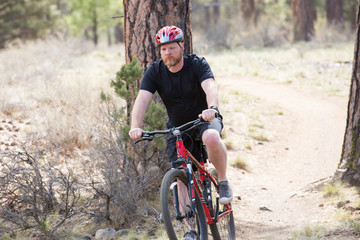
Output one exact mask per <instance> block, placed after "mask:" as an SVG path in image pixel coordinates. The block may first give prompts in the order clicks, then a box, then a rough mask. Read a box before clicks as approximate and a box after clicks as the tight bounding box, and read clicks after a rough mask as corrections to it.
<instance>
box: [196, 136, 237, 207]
mask: <svg viewBox="0 0 360 240" xmlns="http://www.w3.org/2000/svg"><path fill="white" fill-rule="evenodd" d="M202 141H203V143H204V144H205V146H206V150H207V153H208V157H209V162H211V163H212V164H213V165H214V167H215V168H216V171H217V175H218V181H219V195H220V203H221V204H227V203H230V202H231V200H232V191H231V188H230V186H229V183H228V182H227V176H226V167H227V151H226V146H225V144H224V142H223V141H222V139H221V137H220V134H219V132H218V131H217V130H215V129H207V130H205V131H204V133H203V135H202Z"/></svg>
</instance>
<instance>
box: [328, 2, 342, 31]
mask: <svg viewBox="0 0 360 240" xmlns="http://www.w3.org/2000/svg"><path fill="white" fill-rule="evenodd" d="M343 15H344V10H343V0H326V19H327V23H328V24H329V25H338V26H342V25H343V21H344V16H343Z"/></svg>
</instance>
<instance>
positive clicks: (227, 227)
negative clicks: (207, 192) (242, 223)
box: [209, 169, 236, 240]
mask: <svg viewBox="0 0 360 240" xmlns="http://www.w3.org/2000/svg"><path fill="white" fill-rule="evenodd" d="M209 172H210V174H211V175H212V176H213V177H215V178H216V177H217V174H216V170H215V169H211V170H209ZM210 183H211V199H212V201H211V202H212V207H211V208H210V209H211V211H210V214H211V217H214V215H215V209H216V204H219V203H217V201H216V198H219V194H218V192H217V190H216V187H215V185H214V183H213V182H212V181H210ZM229 206H230V208H231V205H230V204H229ZM226 211H227V207H226V206H225V205H221V204H220V205H219V214H218V215H221V214H222V213H224V212H226ZM210 230H211V235H212V237H213V239H215V240H234V239H235V238H236V237H235V222H234V214H233V212H232V211H231V213H230V214H229V215H226V216H223V217H219V219H218V221H217V222H216V223H213V224H210Z"/></svg>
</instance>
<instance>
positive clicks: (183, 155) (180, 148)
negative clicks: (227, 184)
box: [176, 135, 231, 224]
mask: <svg viewBox="0 0 360 240" xmlns="http://www.w3.org/2000/svg"><path fill="white" fill-rule="evenodd" d="M176 151H177V158H178V159H184V160H185V163H183V166H184V167H185V168H186V172H187V176H188V179H191V180H190V182H189V184H190V185H189V191H190V192H189V194H190V196H191V208H192V210H193V211H195V189H196V191H197V192H198V193H199V196H200V199H201V201H202V205H203V208H204V211H205V216H206V219H207V224H213V223H216V222H217V221H218V219H221V218H223V217H225V216H227V215H229V214H231V208H230V206H229V204H226V205H225V206H226V210H225V211H223V212H221V213H220V214H219V199H218V198H217V199H216V209H215V214H214V218H212V216H211V213H210V209H209V207H208V206H207V204H206V201H205V199H204V196H203V193H202V192H201V190H200V187H199V183H198V182H197V181H196V178H195V176H194V174H193V173H192V164H194V165H195V166H196V168H197V169H198V170H199V173H200V179H199V180H200V183H204V182H205V176H208V177H209V179H210V181H212V182H213V184H214V185H215V187H216V191H219V188H218V184H217V182H216V180H215V179H214V178H213V177H212V176H211V175H210V173H209V172H208V171H207V170H206V169H205V166H204V162H201V163H200V162H198V161H197V160H196V159H195V157H194V156H193V155H192V154H191V153H190V152H189V151H188V150H187V149H186V147H185V145H184V142H183V140H182V138H181V136H180V135H178V136H177V140H176ZM209 197H210V196H209ZM209 200H210V199H209Z"/></svg>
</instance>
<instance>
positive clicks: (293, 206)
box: [0, 42, 351, 240]
mask: <svg viewBox="0 0 360 240" xmlns="http://www.w3.org/2000/svg"><path fill="white" fill-rule="evenodd" d="M49 45H50V46H49V47H47V48H45V47H46V46H45V47H44V50H43V51H42V50H36V49H37V48H39V49H42V47H39V46H41V43H40V44H39V46H35V47H32V48H30V49H31V50H32V51H34V53H32V51H30V50H29V49H28V51H26V49H24V50H21V49H20V50H14V51H13V52H12V50H9V51H5V52H3V53H1V54H2V55H0V56H2V57H3V58H2V59H9V63H6V62H2V64H0V69H3V70H4V71H5V70H6V73H7V75H6V74H4V75H3V77H2V78H0V80H1V81H0V86H1V87H2V89H1V91H0V93H2V97H0V107H1V111H0V151H8V150H12V149H14V148H15V147H19V146H20V143H21V142H22V141H25V140H26V136H27V135H28V134H33V135H34V134H37V136H39V139H41V138H42V137H46V134H48V135H49V134H50V137H51V136H52V135H56V134H59V133H60V135H61V134H62V133H63V132H64V134H65V132H66V131H62V129H67V128H65V127H68V129H71V128H72V124H78V125H76V128H77V129H76V130H77V131H80V132H81V131H83V130H84V129H86V126H87V125H91V124H93V122H92V123H90V121H91V117H92V115H95V110H94V109H97V105H96V102H97V101H98V96H99V93H100V91H101V90H104V89H105V91H110V89H109V86H108V83H109V80H110V79H111V78H113V77H114V76H115V72H116V71H118V69H119V67H120V65H121V64H122V62H121V59H123V56H122V55H121V53H117V52H118V49H108V50H107V51H105V52H102V51H101V50H93V51H89V52H86V51H84V52H85V53H80V52H79V53H76V54H74V53H73V52H71V49H70V50H68V51H66V52H64V51H62V50H61V49H62V48H61V47H58V45H57V44H55V43H52V42H50V43H49ZM33 49H35V50H33ZM50 49H53V50H51V51H50ZM65 49H67V47H65ZM350 49H351V47H350ZM330 50H331V49H330ZM271 51H276V50H270V51H269V52H270V53H268V54H269V55H270V57H266V56H265V57H264V54H262V57H263V58H261V59H259V57H258V56H259V55H261V54H258V53H257V52H256V51H240V52H239V53H238V54H237V55H232V58H233V60H232V61H237V62H238V63H237V65H238V66H239V67H238V68H239V70H238V71H237V70H235V73H233V74H231V75H228V74H222V73H221V72H220V71H218V70H217V67H215V72H216V73H217V74H216V75H217V76H218V77H217V81H218V83H219V85H220V95H221V106H220V110H221V111H222V113H223V115H224V120H225V125H226V128H225V132H224V140H225V142H226V145H227V147H228V149H229V170H228V175H229V178H230V181H231V184H232V186H233V191H234V195H235V199H234V202H233V206H234V209H235V220H236V228H237V236H238V238H239V239H245V240H247V239H248V240H253V239H265V240H266V239H274V240H281V239H288V238H289V237H291V236H292V233H293V232H294V231H297V230H301V229H303V228H304V227H305V226H308V225H318V224H320V225H322V224H323V225H332V224H336V222H337V220H338V219H337V216H336V213H337V208H336V203H334V202H330V201H329V200H327V199H324V198H323V195H322V193H321V192H319V191H305V189H306V188H308V186H309V184H311V183H314V182H317V181H319V180H323V179H326V178H328V177H329V176H332V175H333V174H334V172H335V171H336V168H337V164H338V162H339V158H340V153H341V146H342V140H343V134H344V128H345V123H346V110H347V109H346V107H347V97H346V94H345V95H344V94H339V95H341V96H339V95H338V96H330V95H329V94H328V92H326V91H323V90H321V89H320V87H319V86H318V85H316V84H315V85H311V84H310V86H307V85H306V84H305V85H306V86H301V85H302V84H297V83H296V84H292V83H289V81H288V80H287V79H288V78H287V75H286V73H285V68H287V67H288V66H290V68H291V70H292V71H294V74H295V75H298V76H300V77H301V78H303V79H304V81H306V80H307V78H309V80H319V79H318V78H320V77H321V76H323V77H324V78H330V76H329V75H328V74H330V73H332V72H333V71H332V70H331V69H336V67H337V66H335V64H333V63H327V62H326V63H323V62H321V61H323V60H324V59H326V57H324V59H320V60H319V61H318V63H317V64H318V65H313V64H312V62H311V61H310V64H311V65H312V66H311V67H314V69H316V71H318V70H319V69H320V70H319V71H322V72H321V75H319V76H317V78H316V79H311V76H312V73H311V72H309V71H307V70H306V66H304V64H305V63H306V62H307V60H306V59H303V60H302V62H301V63H300V64H303V65H301V67H300V68H301V69H302V70H301V72H300V70H299V72H295V71H298V69H299V68H297V67H296V65H297V64H299V62H297V63H294V62H281V60H280V59H281V58H278V59H272V57H271V55H272V53H271ZM318 51H319V50H318V49H315V50H314V51H312V50H311V49H310V50H308V52H309V53H310V54H315V55H316V56H320V55H321V52H320V54H319V52H318ZM350 51H351V50H350ZM39 52H40V53H42V54H43V55H40V57H41V56H43V58H44V59H46V60H47V61H43V62H44V64H43V65H44V66H42V65H41V64H40V63H41V62H42V59H41V58H40V59H38V60H37V63H36V64H34V63H32V58H33V56H39ZM265 52H266V51H264V53H265ZM299 52H301V55H304V52H303V51H299ZM343 52H344V51H340V53H339V54H342V53H343ZM345 52H346V51H345ZM24 53H28V55H29V56H28V58H24ZM14 54H15V57H16V61H15V60H13V62H12V61H11V60H10V59H14ZM49 54H50V56H49ZM285 54H287V55H292V54H295V55H297V54H298V53H297V52H296V50H290V51H286V52H285ZM350 55H351V54H350ZM25 56H26V55H25ZM60 56H61V57H62V58H61V57H60ZM347 56H348V54H347V55H346V54H345V57H342V58H341V59H346V60H347V61H348V60H349V59H348V57H347ZM283 57H286V59H285V60H286V61H290V60H288V59H290V58H291V59H292V57H291V56H290V57H289V58H288V57H287V56H285V55H283ZM310 58H312V57H311V56H310ZM27 59H28V60H27ZM207 59H208V60H210V64H213V63H214V61H215V60H214V59H215V58H211V56H209V57H208V58H207ZM216 59H218V60H219V59H220V60H221V56H220V57H219V58H217V57H216ZM268 59H271V60H268ZM272 60H273V62H271V61H272ZM342 61H343V60H342ZM350 61H351V59H350ZM16 62H20V63H19V65H20V66H26V68H23V69H24V71H23V74H21V71H19V69H20V70H21V69H22V68H21V67H20V66H19V67H18V68H16V67H14V69H10V68H9V67H11V66H16ZM35 62H36V61H35ZM247 62H249V63H250V64H251V66H248V65H246V63H247ZM45 63H46V64H45ZM254 64H258V65H254ZM225 65H226V66H225ZM225 65H221V66H220V65H219V67H218V68H220V69H224V71H228V69H227V67H228V66H229V65H230V64H225ZM48 66H50V68H49V67H48ZM261 66H265V67H266V68H267V69H268V67H269V66H270V67H271V69H274V70H272V71H270V72H266V71H262V70H261ZM274 66H276V68H275V67H274ZM278 66H279V67H278ZM42 67H43V68H42ZM308 67H309V68H310V66H308ZM38 68H39V69H38ZM282 68H283V69H282ZM330 68H331V69H330ZM248 69H260V70H256V72H251V70H248ZM324 69H325V70H324ZM329 69H330V71H328V70H329ZM35 70H36V71H35ZM265 70H266V69H265ZM291 70H287V71H291ZM236 71H237V72H236ZM334 71H336V70H334ZM44 72H45V73H44ZM26 73H29V74H26ZM30 73H31V74H30ZM41 73H42V74H41ZM326 74H327V75H326ZM42 75H46V76H42ZM19 76H20V77H22V78H23V79H21V80H19ZM346 78H347V79H346V80H344V78H343V76H338V77H337V78H333V79H330V80H331V81H330V83H329V82H327V84H328V85H334V84H335V85H336V84H337V81H350V75H347V73H346ZM49 79H50V80H49ZM274 79H275V81H274ZM339 79H340V80H339ZM65 80H66V81H65ZM277 80H280V81H277ZM278 82H281V83H278ZM24 84H26V85H25V86H24ZM340 85H344V84H343V83H340ZM345 85H346V84H345ZM345 88H346V86H345ZM59 89H60V90H59ZM31 90H33V91H34V94H32V92H31ZM336 91H337V90H336ZM89 96H92V98H89ZM57 97H59V99H57ZM90 106H92V108H89V107H90ZM47 113H48V114H47ZM52 113H54V114H53V116H50V115H49V114H52ZM64 113H65V114H66V113H67V114H68V116H70V117H66V116H67V115H65V114H64ZM58 120H62V121H59V123H57V121H58ZM76 121H79V122H76ZM42 123H43V124H42ZM41 124H42V125H43V126H42V125H41ZM51 124H54V125H51ZM56 124H58V125H56ZM36 125H37V126H36ZM39 125H40V128H39ZM53 126H55V127H57V128H59V129H60V130H61V131H58V132H55V133H54V134H52V133H53V132H52V131H51V130H53V129H54V127H53ZM41 127H43V128H44V129H45V131H43V129H42V128H41ZM78 128H80V129H78ZM65 137H66V136H65ZM54 139H56V138H54ZM65 140H66V138H65ZM65 140H64V141H65ZM59 144H60V143H59ZM239 159H240V160H241V159H242V160H244V161H245V162H246V164H247V170H241V169H238V168H235V167H233V166H232V164H233V163H234V162H236V161H237V160H239ZM329 239H330V238H329ZM334 239H335V238H334ZM344 239H351V236H350V237H348V238H344Z"/></svg>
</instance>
